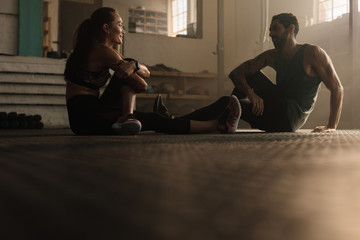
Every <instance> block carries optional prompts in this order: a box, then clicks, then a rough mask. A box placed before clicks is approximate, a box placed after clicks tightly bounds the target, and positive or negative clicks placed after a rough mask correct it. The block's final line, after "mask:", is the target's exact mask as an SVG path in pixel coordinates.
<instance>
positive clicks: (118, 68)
mask: <svg viewBox="0 0 360 240" xmlns="http://www.w3.org/2000/svg"><path fill="white" fill-rule="evenodd" d="M111 68H112V69H113V70H114V71H115V74H116V76H118V77H119V78H122V79H125V78H127V77H129V76H130V75H131V74H133V73H134V71H135V69H136V63H135V62H134V61H129V62H128V61H124V60H121V61H120V62H119V63H118V64H115V65H114V66H112V67H111Z"/></svg>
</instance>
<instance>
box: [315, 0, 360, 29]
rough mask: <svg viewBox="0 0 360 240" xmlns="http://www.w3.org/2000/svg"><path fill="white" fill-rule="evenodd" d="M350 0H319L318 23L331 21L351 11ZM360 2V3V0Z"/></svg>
mask: <svg viewBox="0 0 360 240" xmlns="http://www.w3.org/2000/svg"><path fill="white" fill-rule="evenodd" d="M350 1H351V0H350ZM350 1H349V0H317V3H318V4H317V5H318V17H317V23H321V22H330V21H333V20H335V19H337V18H340V17H341V16H342V15H343V14H346V13H349V11H350ZM358 1H359V4H360V0H358Z"/></svg>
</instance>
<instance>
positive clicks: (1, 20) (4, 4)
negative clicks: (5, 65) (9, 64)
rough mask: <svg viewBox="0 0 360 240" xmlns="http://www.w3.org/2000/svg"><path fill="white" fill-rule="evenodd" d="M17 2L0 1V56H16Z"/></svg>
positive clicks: (10, 0)
mask: <svg viewBox="0 0 360 240" xmlns="http://www.w3.org/2000/svg"><path fill="white" fill-rule="evenodd" d="M18 13H19V4H18V0H1V5H0V33H1V38H0V54H9V55H16V54H17V46H18Z"/></svg>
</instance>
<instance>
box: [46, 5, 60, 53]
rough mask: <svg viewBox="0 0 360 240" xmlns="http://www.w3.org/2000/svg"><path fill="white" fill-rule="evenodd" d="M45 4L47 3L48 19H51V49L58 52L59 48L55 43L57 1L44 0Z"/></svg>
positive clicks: (56, 33) (56, 40)
mask: <svg viewBox="0 0 360 240" xmlns="http://www.w3.org/2000/svg"><path fill="white" fill-rule="evenodd" d="M44 1H45V0H44ZM46 2H49V17H50V18H51V42H52V44H51V48H52V49H53V50H54V51H58V47H59V46H58V44H57V43H56V42H58V33H59V0H46ZM54 42H55V43H54Z"/></svg>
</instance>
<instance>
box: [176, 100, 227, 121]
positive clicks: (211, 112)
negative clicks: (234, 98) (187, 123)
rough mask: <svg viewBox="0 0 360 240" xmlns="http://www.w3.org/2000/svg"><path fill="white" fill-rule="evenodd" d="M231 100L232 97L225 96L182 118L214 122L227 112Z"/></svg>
mask: <svg viewBox="0 0 360 240" xmlns="http://www.w3.org/2000/svg"><path fill="white" fill-rule="evenodd" d="M229 100H230V96H229V97H227V96H224V97H221V98H219V99H218V100H217V101H216V102H214V103H212V104H210V105H208V106H206V107H203V108H200V109H198V110H195V111H194V112H192V113H189V114H187V115H185V116H182V118H185V119H190V120H197V121H206V120H214V119H217V118H218V117H219V116H220V115H221V114H222V113H223V112H224V110H225V108H226V106H227V105H228V103H229Z"/></svg>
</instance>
